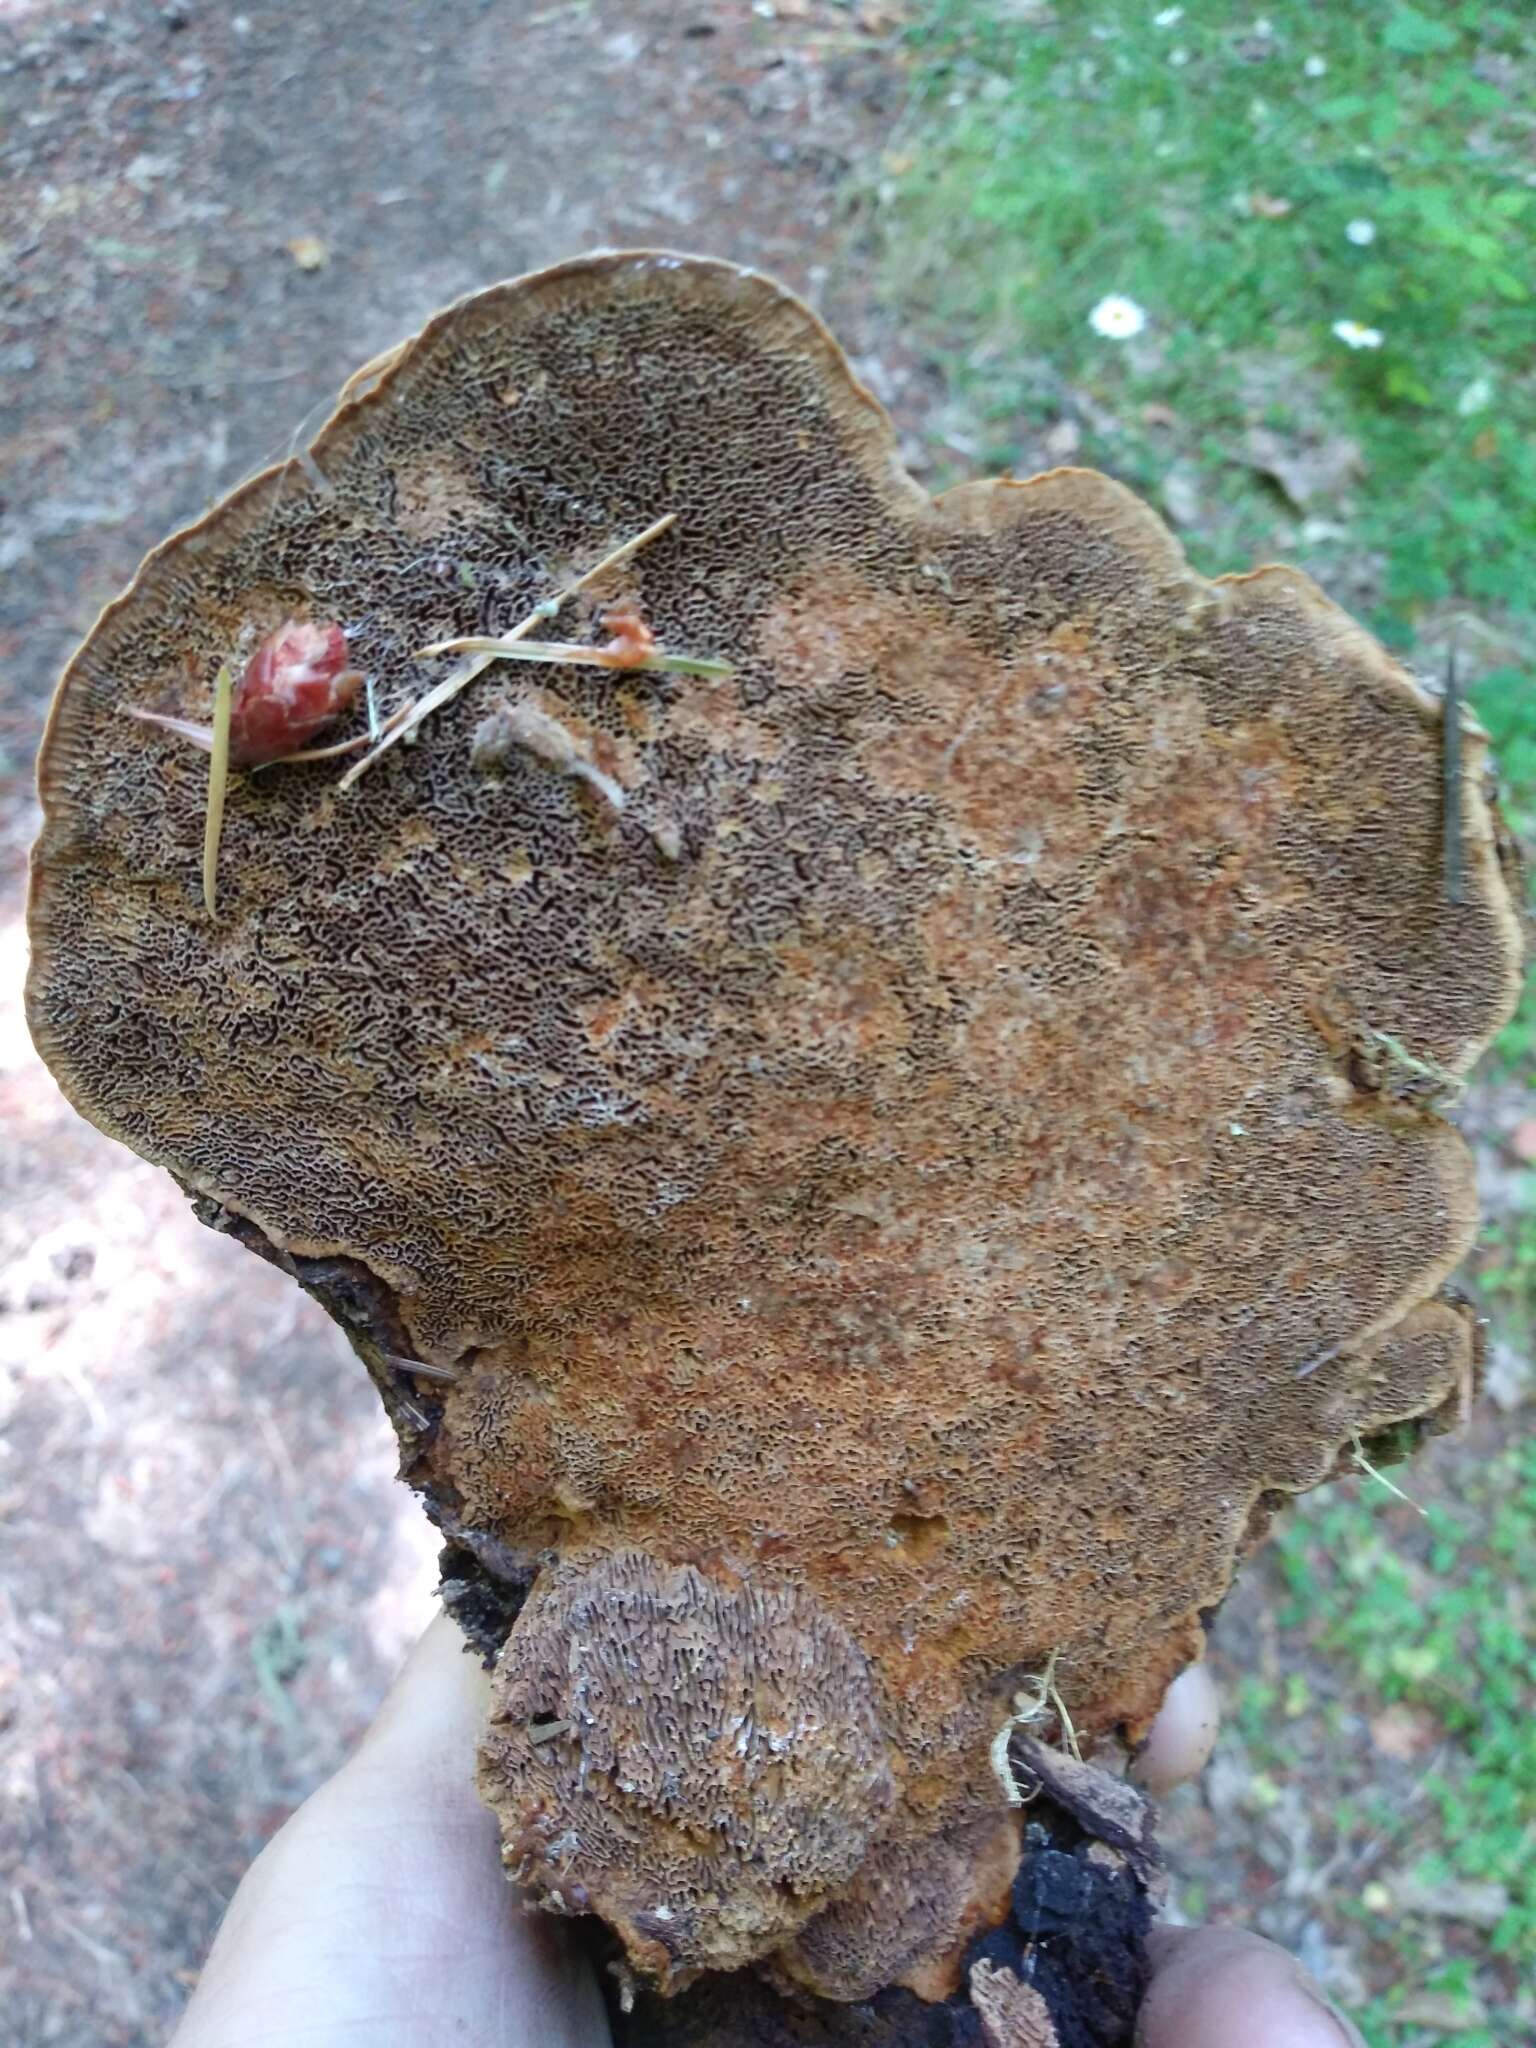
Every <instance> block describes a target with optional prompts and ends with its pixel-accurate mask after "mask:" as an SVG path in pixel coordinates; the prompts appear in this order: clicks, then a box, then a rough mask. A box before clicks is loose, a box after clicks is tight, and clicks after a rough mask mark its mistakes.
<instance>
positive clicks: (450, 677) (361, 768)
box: [338, 512, 677, 790]
mask: <svg viewBox="0 0 1536 2048" xmlns="http://www.w3.org/2000/svg"><path fill="white" fill-rule="evenodd" d="M676 519H677V514H676V513H675V512H663V513H662V515H661V517H660V518H659V519H653V520H652V521H651V523H650V525H649V526H647V527H646V528H645V530H644V531H643V532H642V533H637V534H635V535H634V537H633V538H632V539H630V540H626V541H624V542H622V543H621V544H620V545H619V546H618V547H616V548H615V549H614V550H613V551H612V553H611V554H606V555H604V557H603V559H602V560H601V561H600V562H594V563H593V564H592V567H591V568H590V569H585V570H583V571H582V573H581V575H579V576H578V577H577V578H576V579H575V580H574V582H571V583H567V584H566V585H565V586H564V587H563V588H562V589H560V590H557V591H556V592H555V593H554V595H553V596H552V597H546V598H545V599H544V601H543V602H542V603H541V604H536V605H535V606H534V608H533V610H532V611H531V612H529V614H528V616H527V617H526V618H525V619H520V620H519V621H518V623H517V624H516V625H515V626H514V627H513V628H512V630H511V632H510V633H508V634H507V635H506V636H505V637H504V639H502V640H500V641H498V642H497V643H496V644H497V649H498V654H499V652H500V650H501V649H502V648H504V647H505V646H506V644H507V642H508V641H517V640H526V639H527V638H528V636H529V635H530V634H531V633H532V632H534V631H535V630H536V628H537V627H539V626H541V625H543V623H544V621H545V620H546V619H552V618H553V617H554V615H555V613H556V612H558V611H559V609H560V607H561V605H563V604H564V603H565V602H566V601H567V599H569V598H572V597H575V595H576V594H577V592H578V591H581V590H585V589H586V587H587V585H588V584H589V583H595V582H596V581H597V580H598V578H599V577H600V576H602V575H604V574H605V573H606V572H607V571H608V570H609V569H616V568H618V566H619V564H620V563H621V562H627V561H628V560H629V558H630V556H631V555H633V554H636V553H637V552H638V551H639V550H640V549H641V548H643V547H645V546H646V545H647V543H648V542H650V541H653V540H655V539H656V538H657V537H658V536H659V535H661V534H663V533H665V532H666V530H667V528H668V527H669V526H671V525H673V524H674V523H675V522H676ZM498 654H473V655H469V656H468V657H466V659H465V660H464V661H462V662H460V663H459V665H458V666H457V668H454V669H452V670H450V671H449V673H448V674H447V675H446V676H444V677H443V679H442V681H441V682H440V683H435V684H434V685H433V687H432V688H431V689H430V690H428V691H427V693H426V695H425V696H424V697H418V698H417V700H416V702H415V704H414V705H412V707H411V709H410V711H409V713H408V715H407V716H405V717H404V718H402V719H401V721H400V723H399V724H398V725H397V726H395V727H394V729H393V731H390V732H387V733H386V734H385V735H384V737H383V739H381V740H380V741H379V743H378V745H377V746H376V747H375V748H374V749H373V750H372V752H371V753H367V754H364V756H363V758H362V759H361V760H360V761H354V762H353V764H352V766H351V767H350V768H349V769H348V770H347V772H346V774H345V775H343V776H342V778H341V782H340V784H339V785H338V786H339V787H340V788H341V789H343V790H347V789H350V788H351V787H352V785H353V784H354V783H355V782H356V781H357V779H358V777H359V776H360V775H364V774H366V773H367V771H368V770H369V769H370V768H371V767H372V766H373V764H374V762H375V761H378V760H381V759H382V758H383V756H384V755H385V754H387V753H388V752H389V750H390V748H391V747H393V746H397V745H398V744H399V743H400V741H401V740H403V739H405V738H406V737H407V735H408V734H410V733H413V732H415V730H416V728H417V727H418V726H419V725H420V724H421V723H422V722H423V720H425V719H428V718H430V717H431V715H432V713H433V712H434V711H437V710H440V709H441V708H442V706H443V705H444V704H449V703H451V702H452V701H453V699H454V698H455V697H457V696H458V694H459V692H460V691H461V690H462V689H464V688H465V687H466V686H467V685H468V684H470V683H472V682H473V681H474V679H475V677H476V676H478V675H480V674H482V673H483V672H484V671H485V670H486V669H488V668H489V667H490V665H491V663H492V662H493V661H495V660H496V659H497V658H498Z"/></svg>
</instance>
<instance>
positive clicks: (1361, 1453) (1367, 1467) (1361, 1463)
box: [1350, 1435, 1429, 1521]
mask: <svg viewBox="0 0 1536 2048" xmlns="http://www.w3.org/2000/svg"><path fill="white" fill-rule="evenodd" d="M1350 1447H1351V1449H1352V1450H1353V1451H1354V1454H1355V1464H1356V1465H1357V1466H1358V1468H1359V1469H1360V1470H1361V1471H1362V1472H1363V1473H1364V1474H1365V1476H1366V1478H1367V1479H1374V1480H1375V1482H1376V1484H1377V1485H1378V1486H1384V1487H1385V1488H1386V1489H1387V1491H1388V1493H1392V1494H1396V1496H1397V1498H1398V1499H1399V1500H1400V1501H1402V1502H1403V1504H1404V1505H1405V1506H1406V1507H1410V1508H1412V1509H1413V1512H1414V1513H1415V1514H1416V1515H1422V1516H1423V1517H1424V1519H1425V1520H1426V1521H1428V1519H1429V1509H1428V1508H1421V1507H1420V1506H1419V1504H1418V1502H1417V1501H1416V1500H1415V1499H1414V1498H1413V1496H1412V1495H1411V1494H1407V1493H1404V1491H1403V1489H1402V1488H1401V1487H1400V1486H1394V1485H1393V1484H1392V1481H1391V1480H1390V1479H1388V1478H1387V1477H1386V1475H1385V1474H1384V1473H1381V1472H1378V1471H1377V1470H1376V1467H1375V1466H1374V1465H1373V1464H1372V1463H1371V1461H1370V1459H1369V1458H1368V1457H1367V1456H1366V1455H1365V1446H1364V1444H1362V1443H1361V1441H1360V1438H1359V1436H1358V1435H1357V1436H1355V1437H1354V1438H1353V1439H1352V1440H1351V1446H1350Z"/></svg>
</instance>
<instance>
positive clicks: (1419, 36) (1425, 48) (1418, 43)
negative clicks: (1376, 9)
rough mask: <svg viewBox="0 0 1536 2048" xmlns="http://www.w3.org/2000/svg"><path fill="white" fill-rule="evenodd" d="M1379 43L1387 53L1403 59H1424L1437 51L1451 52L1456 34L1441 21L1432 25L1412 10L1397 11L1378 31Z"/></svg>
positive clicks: (1413, 8) (1428, 19) (1409, 8)
mask: <svg viewBox="0 0 1536 2048" xmlns="http://www.w3.org/2000/svg"><path fill="white" fill-rule="evenodd" d="M1381 40H1382V42H1383V43H1384V44H1385V45H1386V47H1387V48H1388V49H1389V50H1396V51H1397V52H1398V54H1399V55H1400V56H1403V57H1427V56H1430V55H1431V54H1432V53H1434V52H1435V51H1438V50H1454V49H1455V47H1456V40H1457V39H1456V31H1455V29H1453V28H1447V27H1446V25H1445V23H1444V22H1443V21H1433V20H1431V18H1430V17H1429V16H1428V15H1427V14H1420V12H1419V10H1418V9H1417V8H1416V7H1400V8H1399V9H1398V10H1397V12H1396V14H1394V15H1393V17H1392V19H1391V20H1390V21H1389V22H1388V23H1387V25H1386V27H1385V28H1384V29H1383V30H1382V33H1381Z"/></svg>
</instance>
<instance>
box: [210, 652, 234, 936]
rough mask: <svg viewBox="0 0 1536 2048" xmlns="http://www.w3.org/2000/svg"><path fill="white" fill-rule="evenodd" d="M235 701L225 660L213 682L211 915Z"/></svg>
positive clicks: (213, 905) (216, 878)
mask: <svg viewBox="0 0 1536 2048" xmlns="http://www.w3.org/2000/svg"><path fill="white" fill-rule="evenodd" d="M234 701H235V681H234V677H233V676H232V675H231V674H230V672H229V663H228V662H227V661H225V662H221V663H220V664H219V673H218V675H217V676H216V677H215V679H214V685H213V748H212V758H211V759H210V761H209V763H208V816H207V820H206V822H205V824H204V826H203V903H204V906H205V907H206V909H207V912H208V915H209V916H210V917H212V916H213V915H214V914H215V910H216V907H217V899H218V887H219V839H220V836H221V835H222V833H223V830H224V793H225V791H226V790H227V789H228V788H229V719H230V712H231V711H232V709H233V708H234Z"/></svg>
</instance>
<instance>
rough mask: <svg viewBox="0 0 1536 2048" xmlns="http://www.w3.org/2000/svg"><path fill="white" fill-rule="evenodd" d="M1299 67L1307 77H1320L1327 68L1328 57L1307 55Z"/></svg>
mask: <svg viewBox="0 0 1536 2048" xmlns="http://www.w3.org/2000/svg"><path fill="white" fill-rule="evenodd" d="M1301 68H1302V70H1303V71H1305V73H1306V74H1307V76H1308V78H1322V77H1323V76H1324V75H1325V74H1326V72H1327V70H1328V59H1327V58H1326V57H1309V58H1308V59H1307V61H1306V63H1305V64H1303V65H1302V67H1301Z"/></svg>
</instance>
